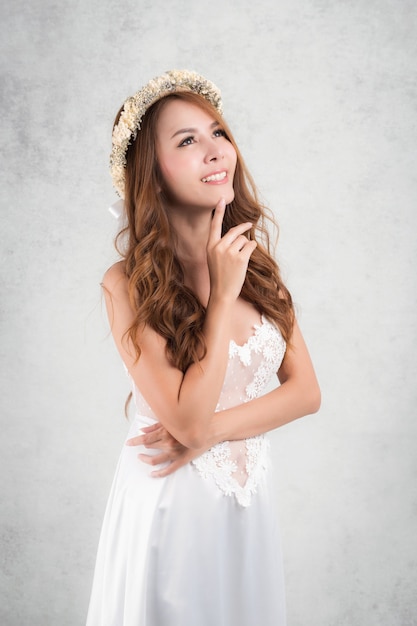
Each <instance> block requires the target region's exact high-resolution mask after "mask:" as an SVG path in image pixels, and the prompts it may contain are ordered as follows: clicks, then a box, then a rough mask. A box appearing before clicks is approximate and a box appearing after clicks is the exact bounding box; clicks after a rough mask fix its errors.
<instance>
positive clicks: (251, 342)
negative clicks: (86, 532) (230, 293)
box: [87, 317, 285, 626]
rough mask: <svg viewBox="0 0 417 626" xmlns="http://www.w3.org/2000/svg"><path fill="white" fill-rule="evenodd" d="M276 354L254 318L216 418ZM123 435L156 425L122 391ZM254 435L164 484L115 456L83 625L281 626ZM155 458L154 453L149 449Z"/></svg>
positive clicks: (261, 458) (278, 347)
mask: <svg viewBox="0 0 417 626" xmlns="http://www.w3.org/2000/svg"><path fill="white" fill-rule="evenodd" d="M284 353H285V342H284V340H283V338H282V336H281V334H280V332H279V331H278V330H277V328H276V327H275V326H274V325H272V324H271V323H270V322H269V321H268V320H267V319H266V318H265V317H263V318H262V322H261V323H260V324H259V325H255V326H254V333H253V335H252V336H251V337H250V338H249V339H248V341H247V342H246V343H245V344H244V345H243V346H239V345H237V344H236V343H234V342H233V341H231V342H230V348H229V363H228V368H227V372H226V377H225V381H224V386H223V390H222V392H221V395H220V398H219V403H218V407H217V410H223V409H226V408H228V407H231V406H235V405H238V404H242V403H243V402H247V401H249V400H251V399H252V398H255V397H257V396H259V395H261V393H262V392H263V390H264V389H265V386H266V385H267V383H268V382H269V381H270V379H271V377H272V376H274V375H275V374H276V372H277V370H278V368H279V366H280V363H281V361H282V358H283V356H284ZM133 395H134V400H135V405H136V416H135V418H134V420H133V422H132V424H131V427H130V430H129V433H128V438H130V437H133V436H135V435H137V434H140V430H141V428H142V427H143V426H149V425H151V424H154V423H155V421H156V418H155V415H154V414H153V413H152V410H151V409H150V407H149V406H148V405H147V403H146V402H145V401H144V399H143V397H142V396H141V394H140V392H139V390H138V389H137V388H136V387H135V385H134V384H133ZM268 448H269V442H268V440H267V437H266V436H264V435H261V436H257V437H253V438H250V439H246V440H244V441H234V442H224V443H219V444H217V445H215V446H214V447H213V448H211V449H210V450H208V451H207V452H205V453H204V454H203V455H202V456H200V457H198V458H197V459H195V460H194V461H192V462H191V463H188V464H187V465H185V466H184V467H182V468H180V469H179V470H177V471H176V472H174V473H173V474H171V475H170V476H167V477H166V478H152V477H150V476H149V473H150V471H152V470H154V469H155V467H153V468H151V469H150V466H149V465H146V464H144V463H142V462H141V461H139V460H138V458H137V455H138V453H139V452H145V453H149V452H150V451H149V450H145V449H144V448H141V447H129V446H125V447H124V448H123V450H122V453H121V456H120V460H119V463H118V467H117V470H116V475H115V478H114V482H113V486H112V490H111V493H110V497H109V501H108V504H107V509H106V514H105V518H104V522H103V528H102V532H101V537H100V544H99V548H98V556H97V562H96V569H95V575H94V582H93V589H92V594H91V600H90V607H89V612H88V618H87V626H285V600H284V581H283V572H282V555H281V548H280V541H279V533H278V526H277V521H276V515H275V501H276V493H274V491H273V487H272V485H271V482H270V481H271V471H270V469H269V453H268ZM155 453H156V452H155Z"/></svg>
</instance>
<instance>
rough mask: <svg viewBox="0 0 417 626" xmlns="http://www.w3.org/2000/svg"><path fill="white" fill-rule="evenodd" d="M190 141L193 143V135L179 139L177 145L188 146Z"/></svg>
mask: <svg viewBox="0 0 417 626" xmlns="http://www.w3.org/2000/svg"><path fill="white" fill-rule="evenodd" d="M192 143H194V137H186V138H185V139H183V141H181V143H180V145H179V147H180V148H181V147H182V146H190V145H191V144H192Z"/></svg>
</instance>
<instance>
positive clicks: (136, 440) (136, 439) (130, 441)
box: [125, 435, 143, 446]
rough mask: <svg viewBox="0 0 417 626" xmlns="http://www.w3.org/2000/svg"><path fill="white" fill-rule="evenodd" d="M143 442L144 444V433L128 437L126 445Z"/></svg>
mask: <svg viewBox="0 0 417 626" xmlns="http://www.w3.org/2000/svg"><path fill="white" fill-rule="evenodd" d="M142 444H143V435H138V436H137V437H132V438H131V439H128V440H127V441H126V443H125V445H126V446H141V445H142Z"/></svg>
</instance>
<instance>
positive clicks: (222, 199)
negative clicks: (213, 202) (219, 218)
mask: <svg viewBox="0 0 417 626" xmlns="http://www.w3.org/2000/svg"><path fill="white" fill-rule="evenodd" d="M219 205H220V206H221V208H223V207H225V206H226V200H225V198H220V202H219Z"/></svg>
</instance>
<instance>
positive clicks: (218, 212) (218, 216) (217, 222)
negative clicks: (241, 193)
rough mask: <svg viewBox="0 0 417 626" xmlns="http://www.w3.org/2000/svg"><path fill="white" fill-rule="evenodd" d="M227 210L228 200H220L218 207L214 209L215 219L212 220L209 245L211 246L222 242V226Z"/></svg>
mask: <svg viewBox="0 0 417 626" xmlns="http://www.w3.org/2000/svg"><path fill="white" fill-rule="evenodd" d="M225 209H226V200H225V199H224V198H220V200H219V202H218V203H217V205H216V208H215V209H214V215H213V219H212V220H211V226H210V237H209V243H211V244H213V243H216V242H217V241H220V239H221V237H222V224H223V217H224V212H225Z"/></svg>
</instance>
